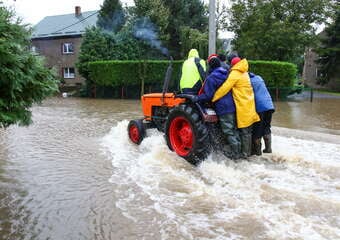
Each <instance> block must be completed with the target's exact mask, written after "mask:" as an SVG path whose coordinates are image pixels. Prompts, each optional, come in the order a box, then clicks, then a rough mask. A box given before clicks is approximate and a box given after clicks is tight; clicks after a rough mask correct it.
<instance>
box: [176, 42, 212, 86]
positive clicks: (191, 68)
mask: <svg viewBox="0 0 340 240" xmlns="http://www.w3.org/2000/svg"><path fill="white" fill-rule="evenodd" d="M195 58H199V55H198V51H197V50H196V49H191V50H190V51H189V54H188V59H187V60H185V61H184V63H183V66H182V76H181V80H180V88H181V89H183V88H192V87H193V86H194V85H195V84H196V83H197V81H202V83H203V81H204V79H201V76H200V74H199V72H198V69H197V66H196V63H195ZM200 64H201V65H202V67H203V69H204V71H206V65H205V61H204V60H201V61H200Z"/></svg>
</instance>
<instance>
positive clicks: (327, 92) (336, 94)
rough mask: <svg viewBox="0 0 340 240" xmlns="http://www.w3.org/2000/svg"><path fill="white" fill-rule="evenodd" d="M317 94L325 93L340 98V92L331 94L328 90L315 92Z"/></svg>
mask: <svg viewBox="0 0 340 240" xmlns="http://www.w3.org/2000/svg"><path fill="white" fill-rule="evenodd" d="M315 92H318V93H325V94H329V95H334V96H340V92H331V91H327V90H315Z"/></svg>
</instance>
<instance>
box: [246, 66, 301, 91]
mask: <svg viewBox="0 0 340 240" xmlns="http://www.w3.org/2000/svg"><path fill="white" fill-rule="evenodd" d="M249 65H250V67H249V71H250V72H253V73H255V74H257V75H260V76H262V78H263V79H264V80H265V82H266V85H267V87H268V88H274V87H275V88H292V87H293V86H294V83H295V79H296V74H297V66H296V65H295V64H292V63H288V62H277V61H249Z"/></svg>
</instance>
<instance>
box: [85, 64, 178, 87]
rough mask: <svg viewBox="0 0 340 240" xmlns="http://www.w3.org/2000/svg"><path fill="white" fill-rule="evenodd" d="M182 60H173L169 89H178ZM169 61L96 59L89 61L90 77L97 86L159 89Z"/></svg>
mask: <svg viewBox="0 0 340 240" xmlns="http://www.w3.org/2000/svg"><path fill="white" fill-rule="evenodd" d="M182 63H183V62H182V61H173V65H172V66H173V71H172V78H171V81H170V84H169V89H170V90H172V91H174V90H177V89H178V86H179V79H180V72H181V66H182ZM168 65H169V61H157V60H145V61H97V62H90V63H89V69H90V79H91V80H92V81H93V82H94V83H95V84H96V85H99V86H107V87H126V86H132V85H134V86H141V85H142V84H143V83H144V89H145V90H148V89H150V90H151V89H153V91H155V90H156V89H157V90H158V91H160V90H161V89H162V86H163V82H164V78H165V73H166V70H167V68H168Z"/></svg>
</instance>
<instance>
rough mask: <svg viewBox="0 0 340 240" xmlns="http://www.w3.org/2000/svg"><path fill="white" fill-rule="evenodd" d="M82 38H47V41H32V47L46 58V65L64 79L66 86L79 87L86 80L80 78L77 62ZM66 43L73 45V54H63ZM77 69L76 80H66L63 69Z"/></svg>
mask: <svg viewBox="0 0 340 240" xmlns="http://www.w3.org/2000/svg"><path fill="white" fill-rule="evenodd" d="M81 41H82V38H81V36H77V37H68V38H46V39H43V38H41V39H32V46H34V47H35V51H36V52H37V53H38V54H39V55H42V56H44V57H45V58H46V65H47V66H48V67H54V68H55V69H56V71H57V73H58V75H59V76H60V78H61V79H64V81H65V85H66V86H77V85H80V84H83V83H84V82H85V79H84V78H83V77H81V76H80V74H79V72H78V70H77V68H76V62H77V60H78V56H79V52H80V46H81ZM64 43H73V47H74V52H73V53H71V54H63V50H62V46H63V44H64ZM66 67H69V68H71V67H73V68H75V77H74V78H64V76H63V68H66Z"/></svg>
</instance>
